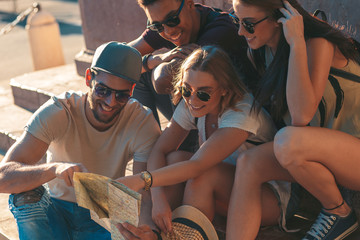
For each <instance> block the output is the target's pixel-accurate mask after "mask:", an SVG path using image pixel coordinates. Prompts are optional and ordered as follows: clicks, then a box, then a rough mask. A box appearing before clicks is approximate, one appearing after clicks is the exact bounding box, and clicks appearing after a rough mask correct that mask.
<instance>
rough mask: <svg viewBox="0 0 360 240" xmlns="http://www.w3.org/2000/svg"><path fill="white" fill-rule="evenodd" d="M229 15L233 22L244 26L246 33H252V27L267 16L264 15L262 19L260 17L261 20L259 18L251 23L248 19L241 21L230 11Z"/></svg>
mask: <svg viewBox="0 0 360 240" xmlns="http://www.w3.org/2000/svg"><path fill="white" fill-rule="evenodd" d="M229 15H230V16H231V17H232V19H233V22H234V23H235V24H238V25H240V23H241V25H242V26H243V27H244V28H245V30H246V31H247V32H248V33H251V34H254V32H255V29H254V27H255V25H256V24H259V23H261V22H262V21H265V20H266V19H268V18H269V16H266V17H264V18H263V19H261V20H259V21H257V22H254V23H252V22H249V21H247V20H241V21H240V19H239V18H238V17H237V16H235V15H234V14H232V13H230V14H229Z"/></svg>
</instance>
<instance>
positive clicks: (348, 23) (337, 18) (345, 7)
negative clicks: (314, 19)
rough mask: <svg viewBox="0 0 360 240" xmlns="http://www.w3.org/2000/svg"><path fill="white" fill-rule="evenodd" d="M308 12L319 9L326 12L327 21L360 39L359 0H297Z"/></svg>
mask: <svg viewBox="0 0 360 240" xmlns="http://www.w3.org/2000/svg"><path fill="white" fill-rule="evenodd" d="M298 1H299V3H300V4H301V5H302V6H303V7H304V8H305V9H306V10H307V11H309V12H314V11H315V10H316V9H321V10H323V11H325V12H326V14H327V16H328V21H329V22H330V23H332V24H336V25H337V26H339V27H340V28H342V29H344V30H347V31H348V32H350V34H351V35H352V37H354V38H355V39H357V40H358V41H360V33H359V31H360V14H359V13H358V12H357V11H359V10H360V1H359V0H340V1H339V0H318V1H314V0H298Z"/></svg>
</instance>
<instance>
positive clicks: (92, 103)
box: [89, 98, 126, 124]
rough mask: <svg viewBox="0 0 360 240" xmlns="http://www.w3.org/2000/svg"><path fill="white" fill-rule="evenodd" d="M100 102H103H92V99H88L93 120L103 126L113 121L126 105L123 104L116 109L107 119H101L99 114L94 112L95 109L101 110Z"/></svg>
mask: <svg viewBox="0 0 360 240" xmlns="http://www.w3.org/2000/svg"><path fill="white" fill-rule="evenodd" d="M100 102H103V101H101V100H94V99H93V98H90V101H89V105H90V109H91V112H92V113H93V115H94V117H95V119H96V120H97V121H99V122H101V123H104V124H108V123H110V122H111V121H113V120H114V119H115V118H116V117H117V116H118V115H119V114H120V112H121V110H122V109H123V108H124V107H125V105H126V104H124V105H123V106H120V107H118V108H117V109H116V110H115V112H114V113H113V115H111V116H110V117H109V118H107V119H104V118H102V117H101V115H99V113H98V112H97V111H96V109H97V108H101V104H100Z"/></svg>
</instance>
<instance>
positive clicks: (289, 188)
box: [268, 180, 301, 232]
mask: <svg viewBox="0 0 360 240" xmlns="http://www.w3.org/2000/svg"><path fill="white" fill-rule="evenodd" d="M268 185H269V186H270V188H271V189H272V190H273V192H274V193H275V196H276V198H277V199H278V202H279V207H280V217H279V220H278V223H279V227H280V229H281V230H283V231H285V232H296V231H298V229H296V230H289V229H288V228H287V226H286V224H287V220H289V219H290V218H291V217H293V216H294V214H295V213H296V211H297V210H298V209H299V205H300V197H301V186H300V185H299V184H297V183H291V182H286V181H275V180H274V181H269V182H268Z"/></svg>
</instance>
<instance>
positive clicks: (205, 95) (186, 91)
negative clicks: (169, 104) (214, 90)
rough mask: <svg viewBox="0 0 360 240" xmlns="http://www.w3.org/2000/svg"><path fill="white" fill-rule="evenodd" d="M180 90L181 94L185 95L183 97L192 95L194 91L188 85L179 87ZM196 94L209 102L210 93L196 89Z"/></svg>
mask: <svg viewBox="0 0 360 240" xmlns="http://www.w3.org/2000/svg"><path fill="white" fill-rule="evenodd" d="M179 91H180V92H181V94H182V95H183V97H186V98H188V97H190V96H191V94H192V91H191V90H190V89H188V88H187V87H184V86H182V87H179ZM196 96H197V98H198V99H200V100H201V101H203V102H207V101H209V100H210V97H211V96H210V94H209V93H207V92H204V91H196Z"/></svg>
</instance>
